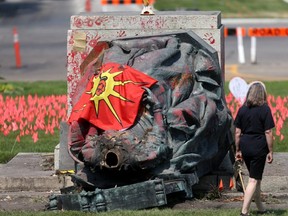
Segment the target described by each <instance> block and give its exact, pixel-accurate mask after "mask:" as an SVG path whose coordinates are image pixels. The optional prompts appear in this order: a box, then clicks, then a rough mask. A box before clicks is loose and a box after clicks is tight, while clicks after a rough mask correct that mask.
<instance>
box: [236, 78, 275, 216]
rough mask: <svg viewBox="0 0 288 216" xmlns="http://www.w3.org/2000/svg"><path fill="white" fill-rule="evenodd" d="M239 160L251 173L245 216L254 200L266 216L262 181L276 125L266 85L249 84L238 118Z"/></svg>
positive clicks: (269, 160)
mask: <svg viewBox="0 0 288 216" xmlns="http://www.w3.org/2000/svg"><path fill="white" fill-rule="evenodd" d="M234 124H235V127H236V131H235V145H236V160H244V162H245V164H246V167H247V169H248V171H249V181H248V185H247V187H246V191H245V194H244V201H243V206H242V211H241V214H240V215H242V216H245V215H249V209H250V204H251V201H252V199H253V198H254V200H255V203H256V206H257V209H258V212H257V213H258V214H264V213H266V212H267V211H266V209H265V207H264V206H263V203H262V201H261V196H260V195H261V180H262V176H263V171H264V166H265V162H266V161H267V162H268V163H272V161H273V135H272V128H274V127H275V123H274V120H273V117H272V114H271V110H270V108H269V106H268V104H267V93H266V88H265V85H264V83H262V82H259V81H256V82H253V83H251V84H250V87H249V89H248V93H247V96H246V101H245V102H244V104H243V106H242V107H241V108H240V109H239V111H238V113H237V116H236V118H235V123H234Z"/></svg>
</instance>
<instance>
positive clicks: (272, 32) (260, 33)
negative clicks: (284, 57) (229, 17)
mask: <svg viewBox="0 0 288 216" xmlns="http://www.w3.org/2000/svg"><path fill="white" fill-rule="evenodd" d="M248 35H249V36H250V37H287V36H288V28H249V31H248Z"/></svg>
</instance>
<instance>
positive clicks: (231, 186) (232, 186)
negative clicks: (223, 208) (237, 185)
mask: <svg viewBox="0 0 288 216" xmlns="http://www.w3.org/2000/svg"><path fill="white" fill-rule="evenodd" d="M229 188H230V190H231V189H233V188H234V180H233V178H232V177H231V178H230V182H229Z"/></svg>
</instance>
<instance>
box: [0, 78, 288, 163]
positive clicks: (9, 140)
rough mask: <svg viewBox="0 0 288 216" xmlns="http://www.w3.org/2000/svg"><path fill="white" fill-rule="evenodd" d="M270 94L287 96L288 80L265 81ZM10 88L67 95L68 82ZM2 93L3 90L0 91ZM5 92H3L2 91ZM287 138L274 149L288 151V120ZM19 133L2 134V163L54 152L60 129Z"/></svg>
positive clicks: (0, 85)
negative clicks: (36, 135)
mask: <svg viewBox="0 0 288 216" xmlns="http://www.w3.org/2000/svg"><path fill="white" fill-rule="evenodd" d="M265 84H266V87H267V91H268V93H269V94H271V95H274V96H275V97H276V96H281V97H286V96H287V87H286V86H287V85H288V81H281V82H276V81H275V82H274V81H273V82H265ZM5 88H6V89H9V91H8V92H7V91H6V93H5V94H4V95H6V94H9V95H12V96H16V95H25V96H27V95H35V94H37V95H41V96H45V95H52V94H54V95H65V94H67V84H66V82H65V81H49V82H31V83H29V82H9V83H5V82H1V83H0V89H2V92H3V91H4V90H3V89H5ZM0 93H1V92H0ZM225 93H226V94H228V93H229V89H228V82H226V83H225ZM2 94H3V93H2ZM282 131H283V135H284V136H285V139H284V140H283V141H280V140H279V139H276V140H275V142H274V151H276V152H288V144H287V139H288V121H285V123H284V128H283V130H282ZM16 136H17V133H15V132H14V133H10V134H9V135H8V136H3V134H2V135H1V136H0V163H5V162H7V161H9V160H10V159H11V158H12V157H13V156H15V155H16V154H17V153H19V152H53V151H54V147H55V146H56V145H57V144H58V143H59V140H60V132H59V129H55V130H54V135H50V134H45V133H44V131H40V132H39V140H38V141H37V143H34V142H33V140H32V138H31V137H29V136H24V137H22V138H21V141H20V142H17V141H16Z"/></svg>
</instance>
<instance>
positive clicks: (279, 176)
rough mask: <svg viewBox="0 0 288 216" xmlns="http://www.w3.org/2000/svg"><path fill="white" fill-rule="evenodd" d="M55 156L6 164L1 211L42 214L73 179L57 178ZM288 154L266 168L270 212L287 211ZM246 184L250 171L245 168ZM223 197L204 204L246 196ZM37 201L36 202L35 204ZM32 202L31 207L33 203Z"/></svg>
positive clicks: (0, 177) (0, 169) (1, 173)
mask: <svg viewBox="0 0 288 216" xmlns="http://www.w3.org/2000/svg"><path fill="white" fill-rule="evenodd" d="M53 161H54V156H53V154H40V153H19V154H18V155H17V156H16V157H14V158H13V159H12V160H11V161H9V162H8V163H7V164H1V165H0V210H7V211H8V210H33V211H34V210H35V211H42V210H44V209H45V205H46V204H47V202H48V197H49V195H51V194H52V193H59V189H60V188H61V187H64V186H69V185H71V181H70V178H69V177H68V176H65V175H56V174H55V171H54V170H53V165H54V163H53ZM287 167H288V153H274V162H273V163H272V164H270V165H268V164H267V165H266V168H265V172H264V178H263V181H262V190H263V198H264V199H265V203H266V206H267V208H268V209H287V206H288V169H287ZM243 172H244V180H245V182H247V171H246V170H245V169H244V170H243ZM222 195H223V196H222V198H221V199H218V200H213V201H207V200H206V201H205V205H204V206H205V208H215V209H216V208H239V209H240V207H241V205H242V198H243V194H242V193H241V192H238V191H236V190H235V189H233V190H225V191H224V192H223V193H222ZM35 200H37V202H36V201H35ZM31 202H32V204H31ZM203 202H204V201H203V200H192V201H191V200H187V201H185V202H183V203H178V204H176V205H173V209H181V208H185V209H186V208H187V206H190V207H191V208H203Z"/></svg>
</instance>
